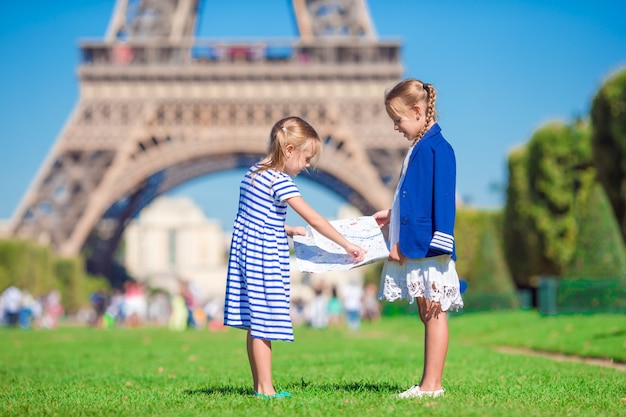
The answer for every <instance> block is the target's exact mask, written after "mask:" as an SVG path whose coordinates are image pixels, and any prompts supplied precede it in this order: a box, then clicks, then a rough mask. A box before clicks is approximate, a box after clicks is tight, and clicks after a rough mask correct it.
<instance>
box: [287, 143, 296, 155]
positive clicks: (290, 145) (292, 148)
mask: <svg viewBox="0 0 626 417" xmlns="http://www.w3.org/2000/svg"><path fill="white" fill-rule="evenodd" d="M294 149H295V147H294V146H293V145H292V144H289V145H287V146H285V155H287V156H289V155H291V153H292V152H293V150H294Z"/></svg>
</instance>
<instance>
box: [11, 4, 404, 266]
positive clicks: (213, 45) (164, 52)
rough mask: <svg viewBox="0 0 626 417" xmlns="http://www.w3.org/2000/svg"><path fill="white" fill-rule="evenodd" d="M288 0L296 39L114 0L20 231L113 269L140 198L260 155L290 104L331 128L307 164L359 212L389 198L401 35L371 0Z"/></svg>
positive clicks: (399, 146)
mask: <svg viewBox="0 0 626 417" xmlns="http://www.w3.org/2000/svg"><path fill="white" fill-rule="evenodd" d="M292 6H293V10H294V14H295V17H296V22H297V26H298V30H299V35H300V36H299V37H297V38H295V39H278V40H277V39H273V40H263V39H258V40H253V41H249V42H239V41H237V42H233V41H231V42H228V41H225V40H220V39H201V38H195V37H194V32H195V26H196V19H197V14H198V8H199V5H198V0H117V2H116V5H115V8H114V10H113V14H112V17H111V21H110V23H109V27H108V29H107V32H106V35H105V37H104V39H103V40H101V41H88V42H87V41H85V42H82V44H81V63H80V66H79V70H78V74H79V79H80V95H79V100H78V103H77V105H76V107H75V109H74V111H73V112H72V114H71V115H70V116H69V119H68V121H67V123H66V125H65V127H64V128H63V129H62V131H61V133H60V135H59V136H58V138H57V140H56V142H55V143H54V145H53V147H52V149H51V150H50V151H49V153H48V156H47V158H46V160H45V161H44V163H43V164H42V166H41V167H40V169H39V172H38V174H37V175H36V177H35V179H34V180H33V182H32V184H31V185H30V187H29V189H28V190H27V192H26V193H25V195H24V197H23V199H22V200H21V202H20V205H19V206H18V208H17V209H16V211H15V214H14V216H13V218H12V219H11V224H10V232H11V234H12V235H14V236H19V237H25V238H29V239H34V240H36V241H39V242H42V243H49V244H50V245H52V247H53V248H54V249H55V251H56V252H58V253H59V254H61V255H68V256H69V255H77V254H79V253H81V251H83V252H84V253H85V254H86V256H88V260H89V262H88V269H89V270H90V271H91V272H93V273H102V274H105V275H108V274H107V272H108V270H109V269H110V267H111V263H112V254H113V252H114V250H115V248H116V247H117V244H118V243H119V239H120V237H121V236H122V233H123V231H124V228H125V227H126V225H127V224H128V222H129V221H130V219H132V218H133V217H134V216H135V215H136V214H137V213H138V212H139V211H140V210H141V209H142V208H143V207H144V206H146V205H147V204H148V203H149V202H150V201H152V200H153V199H154V198H155V197H156V196H158V195H160V194H162V193H164V192H166V191H168V190H170V189H171V188H173V187H176V186H177V185H180V184H182V183H184V182H186V181H188V180H190V179H193V178H196V177H200V176H203V175H206V174H210V173H215V172H218V171H223V170H230V169H234V168H238V167H247V166H249V165H251V164H252V163H254V162H255V161H256V160H257V159H258V158H259V157H260V156H261V155H263V154H264V153H265V150H266V145H267V136H268V132H269V130H270V128H271V126H272V125H273V123H274V122H275V121H276V120H278V119H280V118H282V117H285V116H288V115H298V116H301V117H303V118H305V119H306V120H308V121H310V122H311V123H312V125H313V126H315V128H316V129H317V130H318V132H319V133H320V135H321V136H322V137H323V138H325V147H324V156H323V158H322V159H321V162H320V164H319V166H318V169H317V170H316V171H313V172H310V173H307V174H304V175H308V176H309V177H310V178H311V179H313V180H314V181H316V182H318V183H320V184H322V185H323V186H325V187H327V188H329V189H331V190H333V191H335V192H336V193H338V194H339V195H341V196H342V197H344V198H345V199H346V200H347V201H348V202H350V203H351V204H353V205H354V206H355V207H357V208H358V209H360V210H361V211H362V212H363V213H372V212H373V211H375V210H378V209H381V208H385V207H389V206H390V203H391V199H392V193H393V189H394V187H395V185H396V180H397V176H398V172H397V171H398V167H399V166H400V164H401V159H402V157H403V153H404V151H405V149H406V146H405V144H404V143H402V141H399V140H397V138H395V137H393V138H391V139H390V134H392V133H393V132H392V130H391V124H390V122H389V120H388V118H387V115H386V113H385V109H384V106H383V103H382V97H383V92H384V90H385V88H387V87H388V86H389V85H391V84H393V83H394V82H395V81H397V80H398V79H399V78H400V77H401V75H402V65H401V62H400V44H399V42H398V41H381V40H379V39H378V38H377V37H376V35H375V32H374V28H373V25H372V23H371V20H370V17H369V12H368V10H367V5H366V3H365V0H335V1H332V0H293V2H292ZM243 12H244V11H242V13H243ZM216 200H219V197H216Z"/></svg>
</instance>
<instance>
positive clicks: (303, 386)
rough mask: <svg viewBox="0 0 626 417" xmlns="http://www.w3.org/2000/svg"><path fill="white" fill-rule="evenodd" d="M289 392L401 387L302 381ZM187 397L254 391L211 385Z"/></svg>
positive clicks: (388, 390)
mask: <svg viewBox="0 0 626 417" xmlns="http://www.w3.org/2000/svg"><path fill="white" fill-rule="evenodd" d="M285 388H286V389H287V390H302V391H316V392H328V393H334V392H338V391H342V392H353V393H354V392H382V393H394V392H398V391H399V390H400V388H401V387H400V386H399V385H397V384H389V383H386V382H381V383H373V382H363V381H355V382H349V381H345V382H338V383H323V384H320V383H316V382H306V381H304V380H302V381H301V382H300V383H289V384H287V386H286V387H285ZM185 394H187V395H214V394H219V395H250V394H252V390H251V389H250V388H244V387H240V386H233V385H228V384H226V385H224V384H215V385H209V386H207V387H205V388H199V389H194V390H186V391H185Z"/></svg>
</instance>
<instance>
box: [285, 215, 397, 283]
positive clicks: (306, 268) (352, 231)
mask: <svg viewBox="0 0 626 417" xmlns="http://www.w3.org/2000/svg"><path fill="white" fill-rule="evenodd" d="M330 224H331V225H333V227H334V228H335V229H337V230H338V231H339V233H341V234H342V235H343V236H344V237H345V238H346V239H348V240H349V241H350V242H352V243H354V244H356V245H359V246H360V247H362V248H363V249H365V250H366V251H367V253H366V254H365V258H364V259H363V260H362V261H361V262H358V263H355V262H354V258H353V257H352V255H349V254H347V253H346V251H345V250H344V249H343V248H342V247H341V246H339V245H337V244H336V243H335V242H333V241H331V240H329V239H327V238H326V237H324V236H322V235H321V234H320V233H319V232H317V231H316V230H315V229H313V228H312V227H311V226H306V236H294V237H293V246H294V250H295V253H296V262H297V264H298V269H300V271H302V272H314V273H320V272H327V271H345V270H348V269H352V268H355V267H357V266H361V265H366V264H369V263H372V262H376V261H378V260H381V259H386V258H387V256H389V250H388V249H387V243H386V242H385V237H384V236H383V234H382V232H381V230H380V227H379V226H378V224H377V223H376V220H374V218H373V217H372V216H363V217H354V218H350V219H342V220H332V221H331V222H330Z"/></svg>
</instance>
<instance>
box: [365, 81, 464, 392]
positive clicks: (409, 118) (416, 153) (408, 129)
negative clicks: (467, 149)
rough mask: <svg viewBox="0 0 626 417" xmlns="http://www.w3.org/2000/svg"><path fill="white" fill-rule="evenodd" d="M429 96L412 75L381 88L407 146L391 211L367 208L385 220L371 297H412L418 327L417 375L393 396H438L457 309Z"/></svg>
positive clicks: (442, 156)
mask: <svg viewBox="0 0 626 417" xmlns="http://www.w3.org/2000/svg"><path fill="white" fill-rule="evenodd" d="M436 97H437V94H436V92H435V88H434V87H433V86H432V85H431V84H426V83H423V82H422V81H419V80H416V79H406V80H403V81H401V82H399V83H398V84H396V85H395V86H393V87H392V88H391V89H390V90H388V91H387V92H386V94H385V107H386V109H387V114H388V115H389V117H390V118H391V119H392V120H393V127H394V130H396V131H398V132H400V133H402V134H403V135H404V137H405V138H406V139H407V140H408V141H409V143H410V147H409V149H408V151H407V154H406V157H405V159H404V163H403V166H402V171H401V176H400V181H399V182H398V186H397V188H396V193H395V197H394V200H393V205H392V207H391V209H389V210H382V211H379V212H377V213H375V214H374V218H375V219H376V221H377V222H378V224H379V225H380V226H381V227H383V226H386V225H389V248H390V253H389V258H388V259H387V261H386V262H385V265H384V267H383V274H382V278H381V285H380V294H379V297H380V298H381V299H386V300H388V301H395V300H398V299H401V298H405V299H407V300H408V301H409V302H410V303H413V302H414V301H415V300H417V306H418V311H419V315H420V319H421V321H422V322H423V323H424V327H425V337H424V368H423V372H422V377H421V379H420V381H419V383H418V384H415V385H413V386H412V387H411V388H409V389H408V390H406V391H404V392H402V393H400V394H399V397H400V398H416V397H426V396H428V397H437V396H440V395H443V393H444V388H443V387H442V377H443V366H444V362H445V358H446V353H447V350H448V321H447V316H446V311H448V310H449V309H453V310H458V309H459V308H462V307H463V299H462V298H461V291H460V287H459V277H458V275H457V272H456V266H455V260H456V249H455V243H454V218H455V214H456V204H455V195H456V190H455V188H456V160H455V157H454V150H453V149H452V146H450V144H449V143H448V142H447V141H446V140H445V139H444V137H443V136H442V134H441V128H440V127H439V125H438V124H437V123H436V122H435V100H436Z"/></svg>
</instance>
